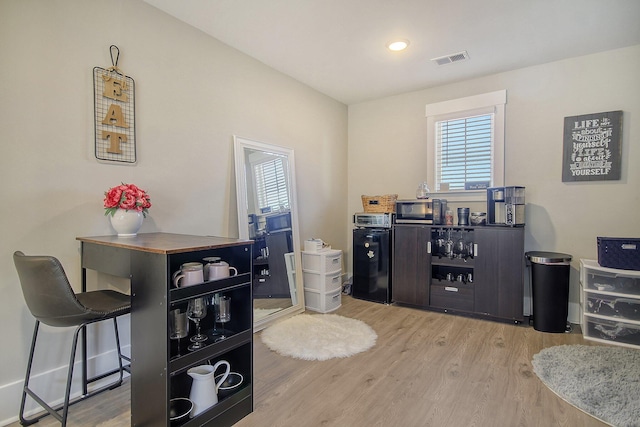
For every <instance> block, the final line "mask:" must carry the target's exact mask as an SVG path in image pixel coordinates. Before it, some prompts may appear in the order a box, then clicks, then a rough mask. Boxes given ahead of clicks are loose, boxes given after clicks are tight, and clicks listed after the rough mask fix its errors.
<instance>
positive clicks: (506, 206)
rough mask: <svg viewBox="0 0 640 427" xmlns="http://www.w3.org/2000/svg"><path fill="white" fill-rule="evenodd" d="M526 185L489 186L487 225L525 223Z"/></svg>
mask: <svg viewBox="0 0 640 427" xmlns="http://www.w3.org/2000/svg"><path fill="white" fill-rule="evenodd" d="M524 204H525V203H524V187H516V186H511V187H491V188H487V225H508V226H511V227H513V226H523V225H524Z"/></svg>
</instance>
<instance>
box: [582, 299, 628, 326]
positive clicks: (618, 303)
mask: <svg viewBox="0 0 640 427" xmlns="http://www.w3.org/2000/svg"><path fill="white" fill-rule="evenodd" d="M585 298H586V301H585V302H586V303H585V308H584V309H585V311H586V312H587V314H596V315H598V316H605V317H608V318H612V317H614V318H616V319H620V320H632V321H633V320H635V321H638V322H640V298H638V299H635V298H623V297H617V296H611V295H606V294H600V293H596V292H587V294H586V295H585Z"/></svg>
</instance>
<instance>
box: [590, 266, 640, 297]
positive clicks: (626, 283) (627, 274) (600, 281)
mask: <svg viewBox="0 0 640 427" xmlns="http://www.w3.org/2000/svg"><path fill="white" fill-rule="evenodd" d="M581 263H582V269H581V273H580V274H581V277H580V282H581V283H582V286H584V289H585V290H587V291H597V292H601V293H604V294H611V295H626V296H636V295H637V296H638V297H640V271H631V270H618V269H614V268H607V267H601V266H600V265H599V264H598V263H597V262H595V261H593V260H582V261H581Z"/></svg>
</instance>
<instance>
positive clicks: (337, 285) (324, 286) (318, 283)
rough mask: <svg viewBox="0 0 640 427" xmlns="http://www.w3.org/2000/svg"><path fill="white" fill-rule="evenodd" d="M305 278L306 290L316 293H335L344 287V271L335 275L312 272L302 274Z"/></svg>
mask: <svg viewBox="0 0 640 427" xmlns="http://www.w3.org/2000/svg"><path fill="white" fill-rule="evenodd" d="M302 275H303V276H304V287H305V289H313V290H314V291H322V292H333V291H335V290H336V289H341V287H342V271H336V272H335V273H328V274H320V273H313V272H310V271H304V272H302Z"/></svg>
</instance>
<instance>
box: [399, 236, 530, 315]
mask: <svg viewBox="0 0 640 427" xmlns="http://www.w3.org/2000/svg"><path fill="white" fill-rule="evenodd" d="M447 230H451V231H452V232H458V233H460V234H459V235H460V236H464V240H465V241H466V242H467V245H472V246H470V248H472V249H470V250H469V254H467V255H465V257H464V258H459V257H446V256H443V253H442V252H438V246H437V244H436V239H437V237H438V236H441V235H442V234H443V232H444V233H446V231H447ZM393 266H394V268H393V286H394V287H393V301H394V302H396V303H399V304H404V305H409V306H414V307H418V308H426V309H433V310H437V311H443V312H450V313H455V314H464V315H470V316H474V317H482V318H487V319H492V320H502V321H512V322H515V323H522V322H524V320H525V319H524V309H523V306H524V270H525V261H524V227H487V226H465V227H460V226H444V225H416V224H411V225H405V224H401V225H400V224H397V225H395V226H394V239H393ZM449 273H450V274H451V275H452V276H450V277H453V278H454V279H453V280H449V279H447V274H449ZM459 275H460V276H461V281H458V280H457V278H458V276H459Z"/></svg>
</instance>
